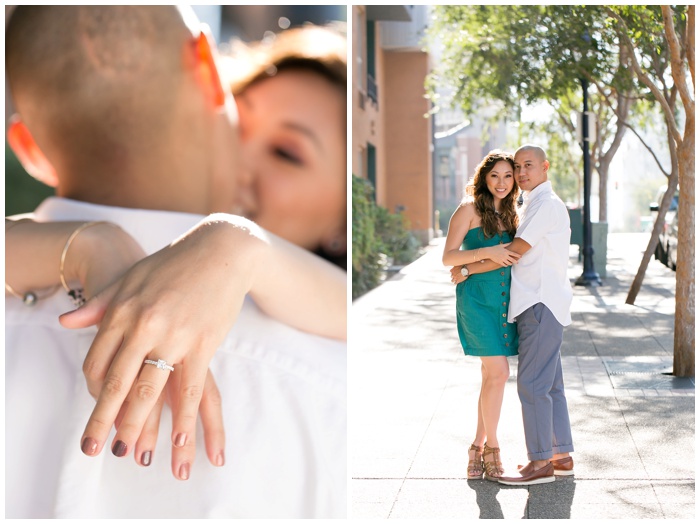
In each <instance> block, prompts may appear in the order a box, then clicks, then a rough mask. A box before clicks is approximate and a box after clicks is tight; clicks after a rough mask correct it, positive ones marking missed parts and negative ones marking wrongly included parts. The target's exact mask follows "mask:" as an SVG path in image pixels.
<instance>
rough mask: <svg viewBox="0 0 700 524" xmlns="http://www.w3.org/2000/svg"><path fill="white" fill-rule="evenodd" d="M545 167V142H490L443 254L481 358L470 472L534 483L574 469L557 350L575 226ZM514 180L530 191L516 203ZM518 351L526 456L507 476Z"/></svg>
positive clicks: (463, 325) (566, 313)
mask: <svg viewBox="0 0 700 524" xmlns="http://www.w3.org/2000/svg"><path fill="white" fill-rule="evenodd" d="M548 170H549V161H548V160H547V156H546V153H545V151H544V150H543V149H542V148H541V147H538V146H535V145H524V146H522V147H520V148H519V149H518V150H517V151H516V152H515V154H514V155H512V156H511V155H510V154H507V153H504V152H502V151H491V152H490V153H489V154H488V155H487V156H486V157H485V158H484V159H483V160H482V162H481V163H480V164H479V165H478V166H477V168H476V170H475V175H474V178H473V180H472V182H471V183H470V184H469V185H468V186H467V198H466V199H465V200H464V201H463V202H462V203H461V204H460V206H459V207H458V208H457V210H456V211H455V213H454V214H453V216H452V218H451V219H450V226H449V231H448V233H447V240H446V243H445V251H444V254H443V263H444V264H445V265H446V266H453V267H452V270H451V272H452V281H453V282H454V283H456V284H457V328H458V332H459V338H460V341H461V343H462V348H463V349H464V353H465V354H466V355H474V356H478V357H480V358H481V362H482V364H481V375H482V385H481V391H480V394H479V401H478V407H477V412H478V419H477V429H476V436H475V438H474V441H473V443H472V445H471V447H470V448H469V464H468V471H467V478H468V479H479V478H482V476H483V477H485V478H486V479H488V480H492V481H497V482H500V483H501V484H506V485H514V486H519V485H524V486H528V485H532V484H543V483H547V482H553V481H554V480H555V475H573V474H574V469H573V459H572V458H571V456H570V453H571V452H573V450H574V448H573V444H572V438H571V425H570V422H569V412H568V407H567V403H566V396H565V393H564V380H563V375H562V367H561V353H560V349H561V344H562V339H563V333H564V326H567V325H569V324H570V323H571V314H570V306H571V300H572V296H573V292H572V289H571V284H570V283H569V279H568V277H567V267H568V258H569V239H570V235H571V230H570V225H569V216H568V213H567V210H566V207H565V205H564V203H563V202H562V201H561V199H559V197H558V196H557V195H556V194H555V193H554V191H553V190H552V184H551V182H549V181H548V180H547V171H548ZM518 188H520V189H521V190H522V191H523V192H524V197H523V205H522V208H521V209H520V210H517V209H516V207H517V206H516V202H517V198H518ZM514 355H518V377H517V379H518V395H519V397H520V402H521V404H522V414H523V424H524V430H525V444H526V447H527V454H528V460H529V462H528V464H527V465H525V466H519V467H518V471H517V472H516V473H514V474H512V475H508V476H506V475H505V471H504V469H503V466H502V464H501V460H500V448H499V444H498V437H497V429H498V421H499V417H500V413H501V405H502V403H503V392H504V389H505V384H506V381H507V380H508V376H509V367H508V361H507V360H506V357H508V356H514Z"/></svg>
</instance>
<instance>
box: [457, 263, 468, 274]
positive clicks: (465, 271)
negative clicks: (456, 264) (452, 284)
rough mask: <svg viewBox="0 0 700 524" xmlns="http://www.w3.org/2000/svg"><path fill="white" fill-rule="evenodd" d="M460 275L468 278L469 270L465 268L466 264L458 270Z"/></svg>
mask: <svg viewBox="0 0 700 524" xmlns="http://www.w3.org/2000/svg"><path fill="white" fill-rule="evenodd" d="M459 272H460V273H462V276H463V277H468V276H469V268H468V267H467V265H466V264H464V265H463V266H462V269H460V270H459Z"/></svg>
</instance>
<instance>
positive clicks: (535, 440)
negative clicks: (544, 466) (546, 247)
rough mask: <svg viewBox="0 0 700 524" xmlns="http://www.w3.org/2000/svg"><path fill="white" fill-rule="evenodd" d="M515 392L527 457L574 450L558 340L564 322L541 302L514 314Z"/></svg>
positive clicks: (531, 458) (547, 457) (560, 339)
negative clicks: (518, 313)
mask: <svg viewBox="0 0 700 524" xmlns="http://www.w3.org/2000/svg"><path fill="white" fill-rule="evenodd" d="M516 320H517V325H518V336H519V338H520V343H519V347H518V396H519V397H520V403H521V405H522V410H523V425H524V427H525V446H526V447H527V456H528V459H529V460H546V459H550V458H552V455H553V454H555V453H566V452H570V451H573V450H574V446H573V443H572V439H571V424H570V423H569V409H568V407H567V405H566V396H565V395H564V376H563V375H562V370H561V353H560V350H561V343H562V340H563V337H564V326H562V325H561V324H560V323H559V322H557V320H556V318H554V315H553V314H552V312H551V311H550V310H549V309H548V308H547V306H545V305H544V304H542V303H541V302H540V303H537V304H535V305H534V306H532V307H530V308H528V309H526V310H525V311H523V312H522V313H521V314H520V315H518V317H517V319H516Z"/></svg>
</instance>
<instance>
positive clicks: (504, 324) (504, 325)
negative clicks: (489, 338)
mask: <svg viewBox="0 0 700 524" xmlns="http://www.w3.org/2000/svg"><path fill="white" fill-rule="evenodd" d="M504 316H505V315H504ZM507 325H508V324H506V323H505V322H504V323H503V327H506V326H507Z"/></svg>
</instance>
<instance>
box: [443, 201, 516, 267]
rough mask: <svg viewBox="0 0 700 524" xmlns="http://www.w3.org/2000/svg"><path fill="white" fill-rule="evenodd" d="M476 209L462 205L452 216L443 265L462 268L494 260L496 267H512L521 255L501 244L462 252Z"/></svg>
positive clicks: (470, 205) (468, 205) (472, 205)
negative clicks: (465, 265)
mask: <svg viewBox="0 0 700 524" xmlns="http://www.w3.org/2000/svg"><path fill="white" fill-rule="evenodd" d="M475 217H476V209H475V208H474V204H471V203H468V204H464V205H461V206H460V207H458V208H457V210H456V211H455V212H454V214H453V215H452V218H451V219H450V225H449V228H448V230H447V238H446V239H445V250H444V251H443V254H442V263H443V264H444V265H446V266H460V267H461V266H462V265H464V264H467V265H468V267H470V269H471V266H469V264H475V263H480V261H482V260H487V259H489V260H492V261H493V262H494V263H495V264H496V266H494V268H495V267H505V266H510V265H512V264H514V263H516V262H517V260H518V259H519V258H520V255H519V254H517V253H515V252H513V250H508V249H506V246H505V245H503V244H499V245H496V246H489V247H482V248H479V249H465V250H462V249H460V247H461V246H462V242H463V241H464V237H465V236H466V234H467V232H468V231H469V229H471V226H472V224H473V223H474V222H475V220H474V218H475Z"/></svg>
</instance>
